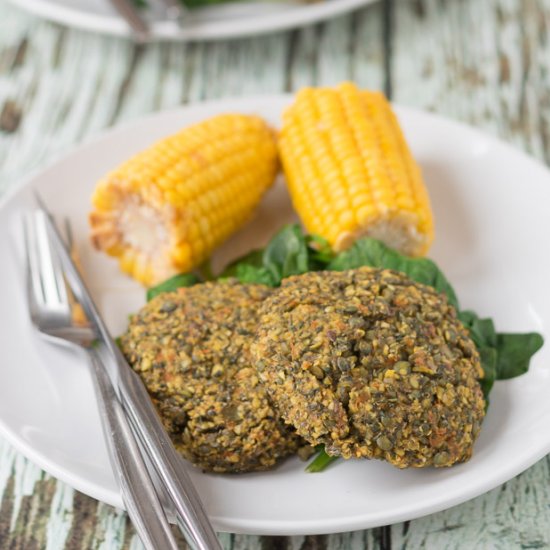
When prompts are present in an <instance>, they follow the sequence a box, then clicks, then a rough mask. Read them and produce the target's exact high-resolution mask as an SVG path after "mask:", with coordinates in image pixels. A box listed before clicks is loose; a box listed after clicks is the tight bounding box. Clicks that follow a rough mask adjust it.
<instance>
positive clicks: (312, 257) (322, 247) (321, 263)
mask: <svg viewBox="0 0 550 550" xmlns="http://www.w3.org/2000/svg"><path fill="white" fill-rule="evenodd" d="M306 243H307V247H308V251H309V270H310V271H321V270H324V269H327V267H328V265H329V264H330V262H332V261H333V260H334V258H335V256H336V254H335V253H334V251H333V250H332V248H331V246H330V244H329V242H328V241H327V240H326V239H323V237H319V236H318V235H307V236H306Z"/></svg>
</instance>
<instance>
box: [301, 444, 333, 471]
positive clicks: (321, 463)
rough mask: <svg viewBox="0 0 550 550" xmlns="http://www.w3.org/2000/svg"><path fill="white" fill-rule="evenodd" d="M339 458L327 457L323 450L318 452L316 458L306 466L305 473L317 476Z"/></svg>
mask: <svg viewBox="0 0 550 550" xmlns="http://www.w3.org/2000/svg"><path fill="white" fill-rule="evenodd" d="M339 458H340V457H339V456H330V455H328V454H327V453H326V452H325V450H324V449H322V450H321V451H319V453H318V454H317V456H316V457H315V458H314V459H313V460H312V461H311V462H310V463H309V464H308V466H307V468H306V472H308V473H309V474H317V473H319V472H323V471H324V470H326V469H327V468H328V466H329V465H330V464H332V463H333V462H335V461H336V460H338V459H339Z"/></svg>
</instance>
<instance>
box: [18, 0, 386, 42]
mask: <svg viewBox="0 0 550 550" xmlns="http://www.w3.org/2000/svg"><path fill="white" fill-rule="evenodd" d="M10 1H11V2H12V3H14V4H16V5H19V6H21V7H23V8H25V9H27V10H29V11H31V12H33V13H35V14H37V15H39V16H41V17H44V18H46V19H50V20H52V21H56V22H58V23H63V24H65V25H69V26H73V27H78V28H81V29H86V30H89V31H94V32H100V33H106V34H114V35H118V36H129V34H130V33H129V30H128V26H127V24H126V23H125V22H124V21H123V20H122V19H121V18H120V17H119V16H118V14H117V13H116V11H115V10H114V9H113V7H112V6H111V5H110V2H109V0H10ZM376 1H377V0H322V1H320V2H318V3H314V4H310V5H303V4H300V3H296V4H294V5H293V4H292V2H289V3H287V4H284V3H283V4H281V5H276V4H271V5H269V4H261V3H260V2H254V1H250V2H248V1H243V2H240V3H239V4H235V5H227V6H222V5H220V6H213V7H208V8H201V9H195V10H193V11H192V12H191V13H189V15H188V16H187V17H186V19H185V21H184V23H183V25H182V28H178V27H177V26H176V25H175V24H174V23H171V22H166V21H162V12H159V10H158V9H152V10H149V11H148V17H149V19H150V21H151V23H152V26H151V31H152V35H153V38H154V39H157V40H182V41H188V40H219V39H223V38H240V37H243V36H250V35H257V34H264V33H268V32H274V31H282V30H285V29H291V28H295V27H301V26H304V25H309V24H312V23H317V22H319V21H323V20H326V19H330V18H332V17H336V16H337V15H341V14H343V13H346V12H349V11H351V10H354V9H357V8H359V7H360V6H365V5H367V4H372V3H374V2H376ZM151 4H154V2H151Z"/></svg>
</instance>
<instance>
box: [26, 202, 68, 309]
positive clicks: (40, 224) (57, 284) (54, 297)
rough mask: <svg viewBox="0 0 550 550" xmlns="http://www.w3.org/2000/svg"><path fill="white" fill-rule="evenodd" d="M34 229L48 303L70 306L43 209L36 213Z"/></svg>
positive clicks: (40, 272) (40, 271) (43, 286)
mask: <svg viewBox="0 0 550 550" xmlns="http://www.w3.org/2000/svg"><path fill="white" fill-rule="evenodd" d="M34 222H35V225H34V229H35V235H36V239H37V245H38V246H37V250H38V258H39V262H40V265H39V268H38V269H39V274H40V275H41V276H42V277H41V280H42V288H43V290H44V297H45V300H46V302H47V303H48V304H50V305H51V306H57V307H60V308H62V307H68V306H67V304H68V296H67V291H66V288H65V280H64V278H63V271H62V269H61V264H60V262H59V259H58V257H57V255H56V254H54V253H53V251H52V248H51V246H50V240H49V239H48V229H47V226H46V214H45V213H44V212H41V211H37V212H35V213H34Z"/></svg>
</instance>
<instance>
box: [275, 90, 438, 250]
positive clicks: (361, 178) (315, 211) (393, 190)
mask: <svg viewBox="0 0 550 550" xmlns="http://www.w3.org/2000/svg"><path fill="white" fill-rule="evenodd" d="M279 150H280V155H281V160H282V163H283V168H284V171H285V175H286V178H287V181H288V187H289V190H290V194H291V197H292V201H293V203H294V207H295V208H296V210H297V212H298V214H299V215H300V217H301V219H302V222H303V223H304V225H305V226H306V229H307V230H308V231H309V232H310V233H315V234H318V235H321V236H322V237H325V238H326V239H327V240H328V241H329V242H330V244H331V245H332V246H333V248H334V249H335V250H336V251H339V250H343V249H345V248H347V247H349V246H350V245H351V244H352V243H353V241H354V240H355V239H356V238H358V237H360V236H370V237H374V238H377V239H380V240H382V241H384V242H385V243H386V244H387V245H388V246H391V247H393V248H396V249H398V250H400V251H401V252H403V253H405V254H409V255H413V256H416V255H422V254H425V253H426V251H427V250H428V247H429V246H430V244H431V241H432V239H433V220H432V213H431V209H430V203H429V198H428V193H427V191H426V188H425V187H424V184H423V182H422V177H421V174H420V170H419V168H418V166H417V164H416V163H415V161H414V159H413V157H412V155H411V153H410V151H409V148H408V146H407V144H406V142H405V139H404V137H403V134H402V132H401V129H400V127H399V123H398V121H397V118H396V117H395V115H394V113H393V111H392V109H391V106H390V105H389V103H388V102H387V100H386V99H385V97H384V96H383V95H382V94H380V93H378V92H371V91H361V90H359V89H358V88H357V87H356V86H355V85H353V84H351V83H343V84H340V85H339V86H338V87H336V88H332V89H331V88H318V89H313V88H306V89H304V90H302V91H301V92H299V93H298V95H297V98H296V100H295V102H294V103H293V104H292V105H291V106H290V107H289V108H288V109H287V111H286V112H285V113H284V116H283V126H282V129H281V133H280V136H279Z"/></svg>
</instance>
